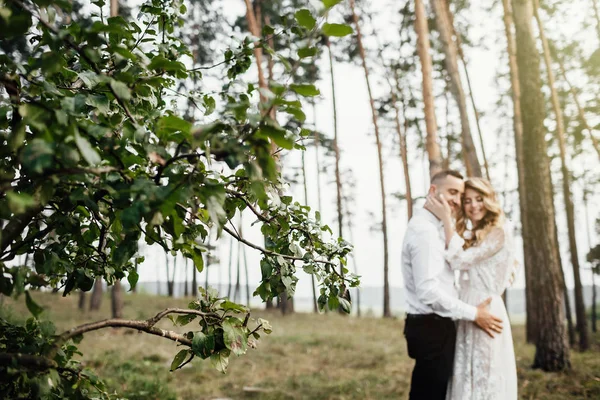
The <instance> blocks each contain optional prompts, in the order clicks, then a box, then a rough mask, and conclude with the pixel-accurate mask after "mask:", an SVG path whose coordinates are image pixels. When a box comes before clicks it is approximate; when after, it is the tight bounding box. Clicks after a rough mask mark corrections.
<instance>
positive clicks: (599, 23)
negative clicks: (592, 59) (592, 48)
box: [592, 0, 600, 332]
mask: <svg viewBox="0 0 600 400" xmlns="http://www.w3.org/2000/svg"><path fill="white" fill-rule="evenodd" d="M592 7H594V17H596V33H597V34H598V39H600V13H599V12H598V4H597V2H596V0H592ZM594 332H595V331H594Z"/></svg>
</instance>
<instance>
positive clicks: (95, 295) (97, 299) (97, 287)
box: [90, 277, 103, 311]
mask: <svg viewBox="0 0 600 400" xmlns="http://www.w3.org/2000/svg"><path fill="white" fill-rule="evenodd" d="M102 286H103V282H102V278H101V277H98V278H96V281H95V282H94V290H93V291H92V298H91V299H90V311H96V310H99V309H100V306H101V305H102V292H103V287H102Z"/></svg>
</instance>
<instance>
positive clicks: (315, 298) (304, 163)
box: [302, 103, 319, 313]
mask: <svg viewBox="0 0 600 400" xmlns="http://www.w3.org/2000/svg"><path fill="white" fill-rule="evenodd" d="M313 110H314V103H313ZM304 154H305V152H304V151H303V152H302V183H303V186H304V204H306V205H308V184H307V182H306V161H305V159H304ZM310 281H311V286H312V294H313V312H314V313H318V312H319V307H318V305H317V288H316V287H315V276H314V275H313V274H310Z"/></svg>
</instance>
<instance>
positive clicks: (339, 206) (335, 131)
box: [326, 38, 344, 276]
mask: <svg viewBox="0 0 600 400" xmlns="http://www.w3.org/2000/svg"><path fill="white" fill-rule="evenodd" d="M326 40H327V50H328V55H329V71H330V76H331V97H332V103H333V104H332V105H333V151H334V153H335V189H336V206H337V214H338V218H337V222H338V236H339V237H344V230H343V226H344V225H343V224H344V223H343V220H344V213H343V212H342V180H341V177H340V148H339V145H338V144H339V142H338V124H337V104H336V98H335V93H336V92H335V74H334V73H333V55H332V54H331V44H330V42H329V38H327V39H326ZM340 270H341V271H340V273H341V274H342V276H343V274H344V273H343V266H340Z"/></svg>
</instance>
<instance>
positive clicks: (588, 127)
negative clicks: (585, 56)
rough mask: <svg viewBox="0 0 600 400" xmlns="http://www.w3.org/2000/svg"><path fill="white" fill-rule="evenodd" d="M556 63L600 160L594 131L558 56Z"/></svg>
mask: <svg viewBox="0 0 600 400" xmlns="http://www.w3.org/2000/svg"><path fill="white" fill-rule="evenodd" d="M556 61H557V62H558V65H559V66H560V72H561V74H562V76H563V79H564V80H565V82H566V83H567V86H569V92H570V93H571V96H573V101H574V102H575V107H577V113H578V114H579V118H580V119H581V122H582V123H583V126H584V127H585V129H586V130H587V131H588V133H589V135H590V140H591V141H592V145H593V147H594V149H595V150H596V153H598V158H600V143H599V142H598V139H596V136H594V131H593V130H592V127H591V126H590V124H588V120H587V118H586V116H585V111H584V109H583V107H582V106H581V103H580V102H579V96H578V95H577V92H576V91H575V89H574V88H573V85H571V81H570V80H569V78H567V70H566V68H565V64H564V62H563V60H562V59H561V58H560V57H559V56H557V57H556Z"/></svg>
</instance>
